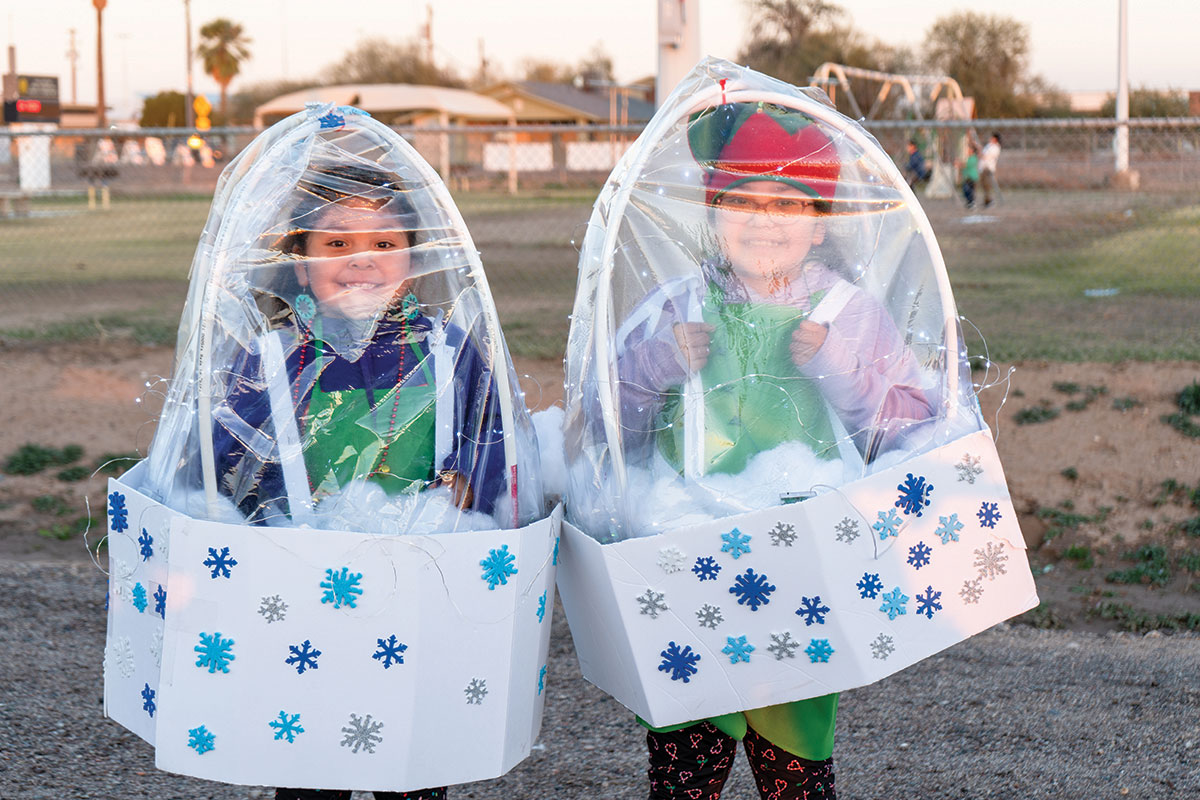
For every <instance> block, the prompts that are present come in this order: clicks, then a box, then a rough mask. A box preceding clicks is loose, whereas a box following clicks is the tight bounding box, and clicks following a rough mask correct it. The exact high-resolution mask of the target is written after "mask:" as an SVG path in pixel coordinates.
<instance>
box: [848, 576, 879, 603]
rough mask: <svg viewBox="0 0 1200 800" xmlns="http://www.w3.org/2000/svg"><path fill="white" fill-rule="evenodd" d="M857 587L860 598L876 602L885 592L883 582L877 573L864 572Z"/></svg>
mask: <svg viewBox="0 0 1200 800" xmlns="http://www.w3.org/2000/svg"><path fill="white" fill-rule="evenodd" d="M855 586H857V587H858V596H859V597H861V598H863V599H864V600H874V599H875V598H876V597H879V593H880V592H882V591H883V582H882V581H880V580H879V573H877V572H864V573H863V576H862V580H860V581H859V582H858V583H856V584H855Z"/></svg>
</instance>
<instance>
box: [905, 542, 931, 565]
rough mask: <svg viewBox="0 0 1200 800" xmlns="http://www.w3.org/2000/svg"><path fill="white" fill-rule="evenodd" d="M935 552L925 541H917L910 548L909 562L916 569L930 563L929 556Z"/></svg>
mask: <svg viewBox="0 0 1200 800" xmlns="http://www.w3.org/2000/svg"><path fill="white" fill-rule="evenodd" d="M932 553H933V550H931V549H930V548H929V547H927V546H926V545H925V543H924V542H917V543H916V544H915V545H913V546H912V547H910V548H908V563H910V564H912V565H913V567H915V568H916V569H920V568H921V567H923V566H925V565H926V564H928V563H929V556H930V555H931V554H932Z"/></svg>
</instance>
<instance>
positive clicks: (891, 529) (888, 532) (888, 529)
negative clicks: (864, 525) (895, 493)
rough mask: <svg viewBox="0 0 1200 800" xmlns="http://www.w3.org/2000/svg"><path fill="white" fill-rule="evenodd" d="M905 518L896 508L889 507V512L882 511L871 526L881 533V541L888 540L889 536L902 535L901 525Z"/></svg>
mask: <svg viewBox="0 0 1200 800" xmlns="http://www.w3.org/2000/svg"><path fill="white" fill-rule="evenodd" d="M902 522H903V520H901V519H900V515H899V514H897V513H896V509H894V508H889V509H888V510H887V512H886V513H885V512H883V511H880V512H879V514H878V520H877V521H876V522H875V524H874V525H872V526H871V527H872V528H874V529H875V532H876V533H878V534H879V541H881V542H882V541H884V540H886V539H887V538H888V537H889V536H896V537H899V536H900V525H901V523H902Z"/></svg>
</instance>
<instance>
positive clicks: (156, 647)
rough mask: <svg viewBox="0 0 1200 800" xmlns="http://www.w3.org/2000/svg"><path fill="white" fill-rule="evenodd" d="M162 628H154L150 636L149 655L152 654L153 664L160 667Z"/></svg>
mask: <svg viewBox="0 0 1200 800" xmlns="http://www.w3.org/2000/svg"><path fill="white" fill-rule="evenodd" d="M162 649H163V629H162V628H155V629H154V634H153V635H152V636H151V637H150V655H152V656H154V666H156V667H159V668H161V667H162Z"/></svg>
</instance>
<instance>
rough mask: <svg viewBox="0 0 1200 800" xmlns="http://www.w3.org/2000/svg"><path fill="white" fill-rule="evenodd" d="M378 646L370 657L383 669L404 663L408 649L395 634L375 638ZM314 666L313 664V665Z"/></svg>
mask: <svg viewBox="0 0 1200 800" xmlns="http://www.w3.org/2000/svg"><path fill="white" fill-rule="evenodd" d="M375 641H376V642H378V644H379V647H378V649H377V650H376V651H375V654H374V655H372V656H371V658H373V659H375V660H376V661H378V662H379V663H381V664H383V668H384V669H388V668H389V667H391V666H392V664H403V663H404V651H405V650H407V649H408V645H406V644H404V643H403V642H401V641H399V640H397V639H396V634H394V633H393V634H392V635H391V636H389V637H388V638H387V639H376V640H375ZM314 666H315V665H314Z"/></svg>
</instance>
